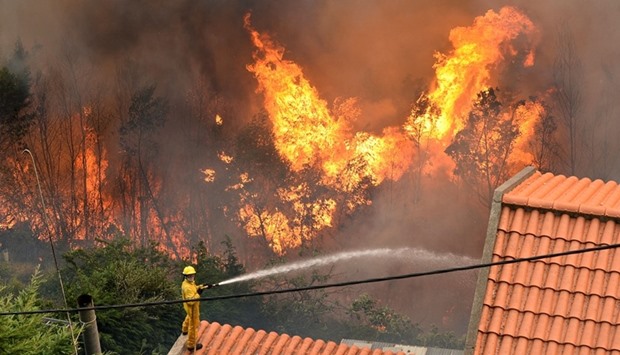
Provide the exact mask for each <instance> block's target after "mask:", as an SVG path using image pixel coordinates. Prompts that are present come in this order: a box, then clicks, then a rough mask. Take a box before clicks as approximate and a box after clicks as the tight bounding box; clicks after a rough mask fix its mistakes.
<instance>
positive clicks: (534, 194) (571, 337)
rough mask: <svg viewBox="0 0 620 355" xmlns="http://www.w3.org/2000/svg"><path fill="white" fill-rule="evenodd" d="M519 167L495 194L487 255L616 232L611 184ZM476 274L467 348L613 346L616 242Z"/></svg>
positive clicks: (508, 350) (567, 245)
mask: <svg viewBox="0 0 620 355" xmlns="http://www.w3.org/2000/svg"><path fill="white" fill-rule="evenodd" d="M522 173H523V174H522V176H521V178H522V179H521V181H516V182H514V184H513V186H504V188H505V189H506V191H505V193H503V194H502V196H501V199H500V200H499V201H495V202H496V206H498V207H497V208H498V209H499V212H498V216H499V217H498V219H497V228H494V227H493V226H492V225H491V224H490V227H489V233H490V234H494V238H489V236H487V244H490V245H487V246H485V250H488V251H490V252H487V254H490V255H487V258H490V260H488V261H500V260H507V259H514V258H520V257H529V256H535V255H544V254H551V253H559V252H563V251H568V250H575V249H583V248H591V247H594V246H597V245H605V244H613V243H617V242H618V241H619V240H620V239H619V233H620V226H619V224H618V222H619V220H618V217H620V187H619V186H618V183H616V182H613V181H611V182H607V183H605V182H603V181H601V180H595V181H592V180H590V179H578V178H576V177H565V176H561V175H553V174H549V173H547V174H542V173H540V172H538V171H534V170H533V169H531V168H530V170H528V171H524V172H522ZM496 197H497V196H496ZM491 215H492V216H491V217H493V212H492V213H491ZM491 220H492V218H491ZM490 223H491V221H490ZM493 230H494V233H493V232H492V231H493ZM484 258H485V257H484V256H483V259H484ZM483 261H484V260H483ZM481 275H483V276H481V280H479V284H478V286H479V289H478V290H477V292H480V294H481V295H483V296H481V297H479V298H478V299H479V301H481V302H480V303H479V304H478V305H476V304H474V309H477V310H478V312H479V314H478V317H479V322H478V323H477V324H473V322H474V318H475V317H474V312H475V310H473V311H472V323H470V336H471V335H472V334H473V333H472V329H477V331H476V333H475V335H474V337H475V339H474V340H475V342H473V341H471V340H470V339H469V337H468V346H470V348H469V350H472V347H473V353H475V354H620V325H619V322H620V250H617V249H607V250H602V251H598V252H589V253H582V254H572V255H567V256H563V257H556V258H548V259H541V260H535V261H529V262H520V263H514V264H506V265H498V266H493V267H491V268H489V270H488V276H487V275H486V274H483V273H481ZM476 320H477V319H476ZM472 326H474V327H476V328H472ZM466 350H467V349H466Z"/></svg>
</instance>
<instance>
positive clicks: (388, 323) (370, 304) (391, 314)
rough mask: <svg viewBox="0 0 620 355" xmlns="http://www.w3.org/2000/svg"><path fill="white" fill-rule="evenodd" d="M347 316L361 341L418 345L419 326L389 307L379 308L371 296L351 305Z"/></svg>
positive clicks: (364, 296)
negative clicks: (369, 340)
mask: <svg viewBox="0 0 620 355" xmlns="http://www.w3.org/2000/svg"><path fill="white" fill-rule="evenodd" d="M347 314H348V315H349V316H350V317H351V319H352V322H351V323H352V324H354V326H353V329H352V331H353V332H354V334H356V335H355V337H357V338H359V339H372V340H375V341H383V342H393V343H400V344H412V343H417V341H416V340H417V338H418V336H419V335H420V333H421V332H422V329H421V328H420V326H419V325H418V324H413V323H412V322H411V320H409V318H407V317H405V316H402V315H399V314H397V313H396V312H395V311H394V310H392V309H390V308H389V307H387V306H383V307H381V306H379V305H378V304H377V301H376V300H374V299H372V298H371V297H370V296H369V295H367V294H363V295H361V296H360V297H359V298H357V299H356V300H355V301H353V303H352V304H351V307H350V308H349V310H348V311H347Z"/></svg>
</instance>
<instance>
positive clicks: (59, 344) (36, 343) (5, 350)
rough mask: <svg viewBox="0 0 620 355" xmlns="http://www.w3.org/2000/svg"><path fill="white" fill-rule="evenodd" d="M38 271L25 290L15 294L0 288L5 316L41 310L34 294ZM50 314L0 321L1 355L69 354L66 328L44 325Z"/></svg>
mask: <svg viewBox="0 0 620 355" xmlns="http://www.w3.org/2000/svg"><path fill="white" fill-rule="evenodd" d="M41 281H42V280H41V274H39V271H38V268H37V269H36V270H35V273H34V274H33V275H32V279H31V281H30V283H29V284H28V285H26V287H25V288H23V289H21V290H20V291H19V292H18V293H17V294H12V293H7V292H6V287H5V286H0V309H2V310H3V311H5V312H12V311H13V312H23V311H35V310H39V309H41V307H40V305H41V299H40V297H39V294H38V290H39V286H40V284H41ZM49 318H52V315H50V314H44V313H37V314H28V315H11V316H2V317H0V353H1V354H32V355H34V354H42V355H56V354H73V353H74V347H73V343H72V340H71V339H72V336H71V331H70V330H69V327H68V326H66V325H64V324H62V322H61V323H58V324H54V323H50V322H48V321H46V319H49Z"/></svg>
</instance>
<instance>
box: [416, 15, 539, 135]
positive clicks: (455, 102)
mask: <svg viewBox="0 0 620 355" xmlns="http://www.w3.org/2000/svg"><path fill="white" fill-rule="evenodd" d="M535 34H536V27H535V26H534V24H533V23H532V21H530V19H529V18H528V17H527V16H525V15H524V14H522V13H521V12H520V11H519V10H517V9H516V8H514V7H504V8H502V9H501V10H500V11H499V13H496V12H494V11H492V10H489V11H488V12H487V13H486V14H485V15H484V16H479V17H477V18H476V19H475V20H474V24H473V26H470V27H457V28H454V29H453V30H452V31H450V42H451V43H452V45H453V46H454V50H453V51H452V53H450V54H441V53H437V54H436V55H435V57H436V59H437V63H436V64H435V66H434V68H435V73H436V81H435V84H434V89H433V90H432V91H431V92H430V94H429V98H430V100H431V101H432V102H433V103H434V104H435V105H436V106H437V107H438V108H439V110H440V115H439V117H436V118H435V117H433V118H435V119H434V120H432V121H431V118H430V117H424V116H421V117H410V119H409V121H408V122H409V125H411V123H413V122H416V121H417V120H420V119H422V120H425V121H426V124H425V125H424V127H425V128H426V129H427V130H428V132H432V135H433V136H434V137H435V138H436V139H438V140H444V139H446V138H448V139H449V138H451V137H452V135H453V134H454V133H455V132H456V131H458V130H459V129H461V128H463V126H464V120H465V119H466V118H467V114H468V113H469V111H470V110H471V107H472V102H473V100H474V99H475V97H476V94H477V93H478V92H480V91H482V90H484V89H486V88H488V87H489V86H492V85H493V83H492V81H491V80H492V76H493V75H492V74H494V72H493V71H494V70H496V69H497V68H498V67H499V65H500V64H501V63H502V62H504V61H505V60H507V59H509V58H516V57H517V56H519V55H523V52H524V51H525V55H523V57H524V58H522V60H523V62H522V65H524V66H532V65H533V64H534V50H533V48H532V45H533V42H534V39H535ZM518 38H523V39H525V46H526V48H517V47H516V45H515V43H514V42H515V40H516V39H518ZM406 129H407V128H406Z"/></svg>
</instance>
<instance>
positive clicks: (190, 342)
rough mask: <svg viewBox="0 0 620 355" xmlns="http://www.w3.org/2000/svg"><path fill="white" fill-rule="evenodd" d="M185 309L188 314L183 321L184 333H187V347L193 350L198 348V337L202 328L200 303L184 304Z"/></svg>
mask: <svg viewBox="0 0 620 355" xmlns="http://www.w3.org/2000/svg"><path fill="white" fill-rule="evenodd" d="M183 308H185V313H187V315H186V316H185V320H184V321H183V333H185V332H187V344H186V345H187V347H188V348H193V347H194V346H196V335H197V333H198V327H199V326H200V303H199V302H188V303H183Z"/></svg>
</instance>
